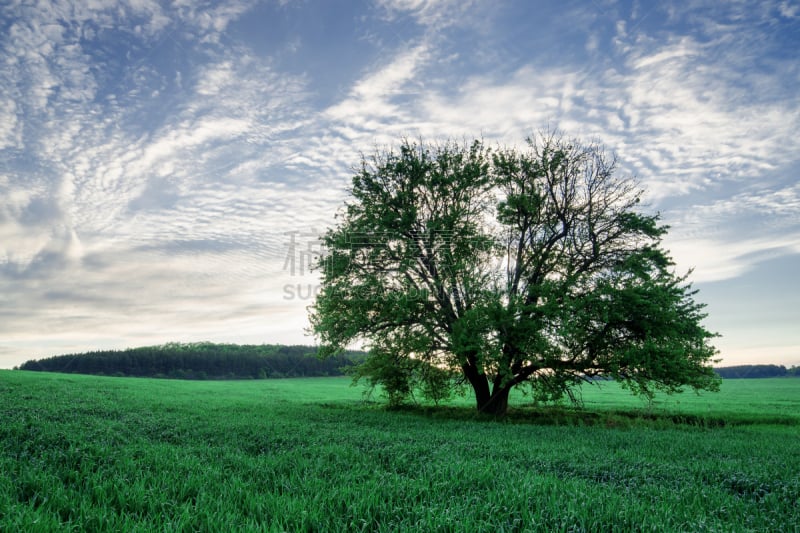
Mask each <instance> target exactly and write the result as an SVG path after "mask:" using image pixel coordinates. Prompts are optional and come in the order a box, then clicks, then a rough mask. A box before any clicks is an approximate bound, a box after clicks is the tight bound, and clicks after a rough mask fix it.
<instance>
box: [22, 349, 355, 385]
mask: <svg viewBox="0 0 800 533" xmlns="http://www.w3.org/2000/svg"><path fill="white" fill-rule="evenodd" d="M316 353H317V348H316V347H313V346H302V345H297V346H285V345H272V344H261V345H240V344H215V343H210V342H202V343H189V344H184V343H169V344H164V345H161V346H146V347H141V348H130V349H127V350H102V351H93V352H86V353H77V354H68V355H57V356H53V357H48V358H45V359H38V360H31V361H27V362H26V363H23V364H22V365H20V367H19V368H20V370H35V371H43V372H67V373H74V374H94V375H105V376H136V377H158V378H172V379H267V378H287V377H312V376H341V375H343V374H344V370H345V368H346V367H348V366H352V365H354V364H357V363H359V362H361V361H362V360H363V358H364V355H365V354H364V353H363V352H358V351H351V352H345V353H343V354H341V355H337V356H334V357H331V358H328V359H320V358H318V357H317V356H316Z"/></svg>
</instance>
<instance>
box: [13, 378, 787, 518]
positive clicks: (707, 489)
mask: <svg viewBox="0 0 800 533" xmlns="http://www.w3.org/2000/svg"><path fill="white" fill-rule="evenodd" d="M349 385H350V380H349V379H348V378H309V379H287V380H254V381H173V380H155V379H137V378H104V377H94V376H80V375H57V374H45V373H32V372H23V371H0V531H56V530H58V531H70V530H72V531H470V532H475V531H492V532H500V531H571V532H577V531H610V530H612V529H613V530H617V531H620V530H626V531H628V530H635V531H726V532H728V531H800V510H799V509H800V501H799V500H798V499H799V498H800V379H788V378H784V379H760V380H756V379H754V380H726V381H724V382H723V384H722V390H721V392H720V393H718V394H712V393H705V394H703V395H702V396H697V395H695V394H693V393H690V392H687V393H684V394H681V395H676V396H673V397H671V398H667V397H663V396H659V397H657V398H656V401H655V402H653V403H652V404H648V403H646V402H643V401H642V400H640V399H637V398H635V397H630V396H629V395H628V394H627V392H625V391H622V390H620V388H619V387H618V386H617V385H615V384H612V383H605V384H603V386H602V388H601V389H599V390H598V389H597V387H588V388H584V390H583V391H582V394H581V396H582V399H583V404H584V407H583V409H582V410H575V409H572V408H570V407H567V406H556V407H549V408H542V407H531V406H530V405H529V404H530V399H529V398H526V397H523V396H521V395H517V396H515V397H514V398H513V402H512V410H511V412H510V414H509V416H508V417H507V418H506V419H504V420H502V421H498V420H491V419H485V418H479V417H477V416H476V415H474V414H473V412H472V406H471V401H470V400H469V399H463V400H462V399H458V400H456V401H453V402H451V403H449V404H447V405H446V406H444V407H432V406H417V407H410V408H408V409H401V410H394V411H390V410H387V409H385V408H384V407H383V406H382V404H377V403H373V402H364V401H363V399H362V388H361V387H350V386H349Z"/></svg>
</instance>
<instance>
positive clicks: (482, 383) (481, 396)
mask: <svg viewBox="0 0 800 533" xmlns="http://www.w3.org/2000/svg"><path fill="white" fill-rule="evenodd" d="M461 368H462V370H463V371H464V377H466V378H467V381H469V384H470V385H472V390H474V391H475V404H476V407H477V408H478V411H480V410H481V408H482V407H483V406H484V405H486V404H487V403H489V400H490V398H491V393H490V392H489V379H488V378H487V377H486V374H481V373H478V371H477V369H475V367H473V366H471V365H464V366H462V367H461Z"/></svg>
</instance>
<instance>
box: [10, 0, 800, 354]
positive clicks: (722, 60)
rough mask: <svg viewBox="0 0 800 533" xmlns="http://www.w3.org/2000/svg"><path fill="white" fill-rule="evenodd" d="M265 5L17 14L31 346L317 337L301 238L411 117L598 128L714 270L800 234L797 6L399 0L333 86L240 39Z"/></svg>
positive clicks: (13, 212)
mask: <svg viewBox="0 0 800 533" xmlns="http://www.w3.org/2000/svg"><path fill="white" fill-rule="evenodd" d="M254 6H255V2H251V1H249V0H246V1H235V2H226V3H219V2H210V1H209V2H204V3H200V4H198V3H196V2H186V1H179V2H174V3H172V4H169V5H166V4H161V3H159V2H156V1H154V0H128V1H126V2H116V1H111V0H108V1H105V0H98V1H95V2H91V3H85V2H77V1H76V2H68V1H66V0H54V1H53V2H47V3H40V4H36V5H22V4H14V5H11V6H7V7H3V8H0V13H2V16H3V17H4V19H6V20H9V23H8V32H7V35H5V36H0V47H2V48H0V50H1V51H2V52H1V53H2V61H0V156H1V157H0V198H2V200H1V201H0V295H2V298H3V305H2V306H0V315H2V320H0V331H2V334H3V338H4V339H10V340H9V341H8V342H12V341H13V342H14V343H16V344H17V345H18V346H27V345H29V343H31V342H32V341H31V339H32V336H35V333H33V334H32V333H31V332H32V331H34V332H35V331H36V329H37V328H35V327H32V326H31V324H30V322H31V321H35V322H36V323H37V324H41V325H42V328H47V329H49V331H51V332H54V333H53V335H54V337H51V341H52V342H56V341H55V340H52V339H56V338H57V339H60V340H59V341H58V342H61V343H62V345H63V346H67V345H72V344H71V343H76V342H78V341H77V337H76V335H78V334H76V333H75V332H76V331H84V332H86V331H88V330H93V331H103V334H98V335H97V336H95V337H94V339H95V342H96V343H97V345H106V344H114V345H116V346H119V344H120V343H122V344H125V343H127V344H141V343H143V342H151V341H152V342H163V341H167V340H175V339H186V340H191V339H198V340H199V339H201V338H215V339H223V338H228V339H229V340H231V341H236V340H239V341H241V340H250V339H252V340H256V339H262V340H269V334H274V335H277V336H276V337H272V338H273V339H280V338H282V337H280V335H287V337H283V338H287V340H288V335H289V334H287V333H286V332H287V331H290V330H291V331H292V333H291V334H290V335H291V338H292V339H295V340H296V339H297V338H298V337H297V336H298V332H299V331H300V330H302V328H303V327H304V325H305V306H306V305H307V304H308V303H310V302H309V301H308V300H305V299H303V298H300V297H298V295H297V293H298V292H303V291H304V292H305V294H306V296H307V295H308V292H309V290H308V288H309V287H311V286H313V285H315V283H316V278H315V277H313V276H308V275H307V273H304V274H303V275H302V276H300V275H294V276H293V275H292V273H291V272H288V271H287V269H286V257H287V254H289V253H290V252H291V250H290V249H289V246H290V242H291V238H292V235H294V236H295V238H299V239H302V242H301V246H305V247H308V246H313V245H314V239H313V238H312V236H313V235H314V234H315V232H317V231H321V230H323V229H324V228H325V227H326V226H327V225H328V224H330V223H331V222H332V218H333V214H334V213H335V211H336V210H337V209H338V208H339V206H340V205H341V203H342V201H343V200H344V197H345V187H346V186H347V185H348V180H349V178H350V172H351V165H353V164H355V163H356V162H357V160H358V157H359V152H361V151H365V152H369V151H371V150H372V149H373V148H374V147H375V146H379V147H381V146H386V145H389V144H391V143H394V142H395V141H396V140H397V138H398V137H399V136H402V135H409V136H416V135H421V136H423V137H424V138H426V139H429V140H434V139H439V138H442V137H446V136H455V137H459V138H460V137H461V136H466V137H470V136H483V137H484V138H486V139H487V140H488V141H490V142H492V141H498V142H501V143H508V144H520V143H521V142H522V140H523V139H524V137H525V136H526V135H527V134H529V133H531V131H532V130H536V129H539V128H541V127H545V126H547V125H549V126H550V127H553V128H556V127H557V128H562V129H563V130H565V131H566V133H568V134H572V135H578V136H580V137H584V138H589V137H597V138H599V139H600V140H602V141H603V142H605V144H606V146H607V147H608V148H609V149H611V150H614V151H616V152H617V153H618V155H619V161H620V164H621V171H622V172H628V173H633V174H636V175H638V177H639V178H640V179H641V180H642V182H643V184H644V186H645V187H646V188H647V190H648V197H649V199H650V201H651V203H652V208H653V209H662V210H663V211H664V216H665V221H666V222H668V223H669V224H670V225H672V230H671V232H670V235H669V240H668V242H667V244H668V246H669V247H670V248H671V249H672V251H673V253H674V255H675V257H676V259H677V260H678V267H679V269H681V270H685V269H686V268H689V267H695V268H696V270H695V274H694V276H693V279H694V280H695V281H701V282H706V281H714V280H734V279H736V278H737V277H739V276H743V275H746V274H747V273H751V272H753V271H754V270H755V269H758V268H759V265H762V264H763V263H764V262H765V261H768V260H770V259H772V258H774V257H781V256H787V255H789V254H794V253H798V250H799V247H800V237H798V236H799V235H800V222H798V215H797V213H800V203H799V202H800V201H799V200H798V197H799V196H800V191H798V189H797V185H796V184H797V181H798V180H797V177H798V176H797V170H798V166H797V155H796V154H797V153H800V145H798V143H800V141H798V139H797V136H796V135H795V134H794V133H795V132H796V131H797V130H798V129H800V96H799V95H798V93H797V91H796V90H795V88H796V87H797V86H798V84H799V83H798V82H800V67H799V66H798V65H797V62H796V61H795V60H794V58H793V57H790V56H789V54H786V53H785V52H784V53H773V52H774V49H775V47H777V46H778V45H779V44H780V45H785V43H778V42H776V41H774V40H773V39H772V37H771V36H770V28H775V27H776V25H781V24H783V25H784V26H780V27H781V28H785V25H786V24H792V23H794V22H791V21H794V20H796V17H797V12H796V10H795V9H794V8H793V7H792V6H791V4H790V3H786V2H774V3H770V4H765V5H764V6H758V7H754V6H748V5H745V4H741V3H739V4H731V5H728V6H723V7H715V6H716V4H713V5H711V4H708V3H703V2H701V3H699V4H697V3H689V4H685V5H675V6H673V5H672V4H667V5H665V6H663V7H662V5H661V4H659V5H658V6H654V7H652V9H650V8H647V7H646V6H645V5H644V4H642V5H641V6H640V8H639V9H638V11H637V12H635V13H634V12H631V11H630V10H628V11H625V10H626V9H628V8H626V7H625V6H624V5H622V4H616V3H602V2H597V3H594V4H592V5H591V6H588V7H586V6H583V7H582V8H581V9H580V10H578V11H576V10H572V11H570V9H556V8H559V7H561V6H550V8H551V11H541V10H540V11H537V16H538V17H540V18H539V19H537V20H535V21H532V22H531V23H530V24H529V23H527V22H526V23H525V24H517V23H518V21H516V20H515V21H512V22H509V21H508V20H505V19H503V16H505V17H509V16H511V15H513V14H515V13H516V12H514V11H512V10H507V11H504V10H505V9H506V8H507V7H508V6H507V5H501V6H497V7H493V6H494V5H492V6H490V7H487V5H480V4H477V3H473V2H452V1H440V2H432V1H423V0H395V1H390V0H379V1H377V2H376V3H375V4H374V5H373V8H371V9H369V10H367V11H362V12H359V17H360V18H359V19H358V20H359V21H360V23H362V24H367V22H368V17H370V16H371V17H375V16H377V17H378V18H379V19H380V24H378V25H376V26H375V29H374V31H373V30H372V29H370V30H369V31H365V32H362V34H368V35H369V36H370V38H369V39H368V41H369V42H370V44H371V45H373V46H374V47H375V48H374V49H372V50H371V51H370V53H371V54H373V55H371V56H370V55H369V54H365V58H367V59H364V58H362V60H363V63H362V64H361V65H367V66H366V67H360V68H361V70H358V69H354V70H355V71H357V72H358V75H357V76H356V77H355V78H353V79H344V80H343V81H342V83H343V85H340V86H337V87H335V88H327V87H320V86H314V85H313V83H314V80H315V79H316V76H315V74H316V73H314V72H304V71H303V68H302V66H297V65H289V64H287V63H286V62H283V63H282V62H281V61H280V60H278V59H276V58H277V55H276V56H274V57H270V55H269V53H265V52H264V50H266V49H268V48H269V46H268V44H265V42H267V43H268V42H269V40H268V39H266V37H265V36H258V38H253V37H252V36H251V39H253V40H252V42H245V41H246V40H245V39H242V38H241V36H238V35H236V34H235V33H233V30H232V28H235V27H236V23H237V22H240V21H242V19H243V18H246V17H247V16H248V14H249V13H250V10H251V9H252V8H253V7H254ZM258 7H259V8H264V6H263V5H260V6H258ZM301 7H302V6H300V7H298V9H300V8H301ZM525 9H527V8H525ZM525 9H521V10H520V11H521V12H524V11H525ZM9 13H12V14H13V15H14V16H10V15H9ZM348 16H349V15H348ZM548 17H549V18H548ZM365 21H366V22H365ZM500 21H503V22H502V24H504V25H508V28H507V27H506V26H496V24H501V22H500ZM787 21H789V22H787ZM507 29H508V30H509V31H507ZM370 32H372V33H370ZM381 32H383V33H381ZM531 32H533V33H531ZM565 32H572V33H571V34H570V35H573V34H574V35H573V36H574V38H576V39H578V40H579V41H580V42H577V44H575V43H566V42H565V41H564V40H563V34H564V33H565ZM534 33H535V35H534ZM780 33H782V34H784V35H785V34H786V32H785V31H782V32H780ZM287 38H288V39H290V40H291V41H292V42H295V43H297V42H301V43H302V47H303V50H304V51H305V52H306V53H307V51H308V49H309V47H311V46H312V45H313V42H314V41H313V39H312V38H311V37H310V36H308V35H304V36H302V38H299V37H297V36H296V35H291V36H287ZM324 44H325V43H324V42H323V45H324ZM566 44H569V50H568V51H564V53H563V54H560V53H559V54H556V52H561V49H560V46H561V45H566ZM573 44H574V46H573ZM285 46H286V45H285V43H277V44H275V51H276V54H279V52H280V51H281V50H285ZM318 46H319V45H318ZM259 47H260V48H259ZM257 48H258V50H259V51H256V49H257ZM280 53H282V52H280ZM554 54H555V55H557V56H558V57H557V58H555V57H554ZM284 59H285V58H284ZM343 61H344V59H343ZM338 66H339V65H331V68H332V69H336V68H338ZM320 101H324V102H331V101H333V103H332V104H330V105H328V104H326V107H324V108H319V107H315V106H317V105H318V102H320ZM742 221H746V223H744V224H743V223H742ZM298 285H299V286H300V290H299V291H298V290H297V286H298ZM287 288H288V289H290V290H289V292H291V293H292V294H289V293H287V292H286V291H287ZM289 296H291V297H289ZM3 309H6V310H7V309H15V310H16V311H15V312H13V313H12V312H9V311H3ZM265 317H269V318H265ZM132 322H135V323H137V324H141V327H140V328H139V329H138V330H134V329H131V327H130V323H132ZM234 332H235V333H234ZM281 332H283V333H281ZM83 334H84V335H86V333H83ZM226 336H227V337H226ZM114 339H117V341H114ZM119 339H125V340H119Z"/></svg>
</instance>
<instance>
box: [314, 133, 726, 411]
mask: <svg viewBox="0 0 800 533" xmlns="http://www.w3.org/2000/svg"><path fill="white" fill-rule="evenodd" d="M350 193H351V195H352V198H351V199H350V200H349V201H348V202H347V203H346V205H345V206H344V208H343V210H342V212H341V213H340V214H339V215H338V217H337V219H338V223H337V224H336V226H335V227H333V228H332V229H330V230H329V231H328V232H327V233H326V235H325V236H324V244H325V247H326V250H327V254H326V255H325V257H324V258H323V259H322V260H321V261H320V263H319V267H320V270H321V276H322V288H321V291H320V294H319V295H318V297H317V300H316V302H315V303H314V305H313V306H312V308H311V312H310V320H311V324H312V330H313V331H314V332H315V334H316V335H317V336H318V338H319V340H320V341H321V344H322V346H323V348H322V353H323V354H325V353H328V354H331V353H336V352H337V351H340V350H342V349H344V348H345V347H346V346H348V345H350V344H351V343H353V342H356V341H360V342H362V343H364V344H365V345H366V346H367V347H368V348H369V350H370V356H369V358H368V359H367V361H366V362H365V363H364V365H363V366H362V368H361V375H362V376H363V377H367V378H368V379H370V380H371V381H372V383H373V384H381V385H383V386H384V387H385V388H386V389H387V390H388V391H389V393H390V397H392V399H394V400H398V399H400V398H402V397H403V396H404V395H405V394H407V393H409V392H410V391H411V389H412V388H413V387H414V386H415V384H421V385H423V387H425V388H426V389H427V390H429V391H432V392H433V394H434V396H435V397H437V395H438V397H445V396H446V395H447V390H443V389H446V388H447V387H449V386H450V384H451V381H450V380H447V379H442V376H443V374H446V373H447V372H448V371H450V372H452V373H453V374H457V375H458V376H460V378H461V380H462V382H463V383H467V384H468V385H469V386H470V387H471V389H472V390H473V391H474V394H475V401H476V406H477V408H478V410H480V411H482V412H486V413H491V414H503V413H505V412H506V409H507V407H508V396H509V392H510V390H511V389H512V388H514V387H515V386H518V385H523V384H525V385H528V386H531V387H532V388H533V390H534V392H535V393H536V394H538V395H540V396H544V397H551V398H552V397H558V396H560V395H562V394H564V393H565V392H568V391H569V389H570V387H572V386H573V385H575V384H577V383H579V382H581V381H582V380H590V379H593V378H597V377H607V378H613V379H616V380H619V381H622V382H624V383H625V384H627V385H628V386H629V387H630V388H631V389H632V390H633V391H634V392H636V393H643V394H647V395H650V394H652V393H653V391H654V390H656V389H663V390H666V391H676V390H679V389H681V388H682V387H684V386H691V387H693V388H695V389H714V388H716V387H717V386H718V381H717V379H716V378H715V375H714V373H713V371H712V369H711V367H710V363H711V362H712V360H713V357H714V356H715V353H716V350H715V349H714V347H713V346H712V345H711V344H710V340H711V339H712V338H713V337H714V334H712V333H710V332H709V331H707V330H706V329H705V328H704V326H703V325H702V323H701V322H702V319H703V318H704V317H705V315H704V313H703V305H701V304H699V303H696V302H695V301H694V295H695V292H696V291H693V290H692V288H691V286H690V285H689V284H688V283H687V282H686V276H680V275H677V274H675V273H674V270H673V267H674V265H673V263H672V261H671V259H670V257H669V255H668V253H667V252H666V251H665V250H664V249H663V248H662V247H661V239H662V237H663V236H664V234H665V232H666V231H667V228H666V227H665V226H663V225H660V223H659V217H658V215H652V214H645V213H644V212H642V211H641V210H640V209H639V204H640V198H641V196H642V194H643V191H642V190H641V189H640V187H639V185H638V184H637V182H636V181H635V180H633V179H631V178H627V177H620V176H619V175H618V174H617V173H616V172H615V160H614V159H613V158H612V157H609V156H607V155H606V153H605V152H604V150H603V149H602V147H601V146H599V145H598V144H595V143H588V144H586V143H581V142H579V141H577V140H574V139H567V138H565V137H563V136H560V135H557V134H550V133H548V134H540V135H537V136H535V137H532V138H530V139H528V143H527V146H526V147H525V148H524V149H523V150H516V149H490V148H488V147H487V146H485V144H484V143H483V142H481V141H475V142H473V143H471V144H459V143H455V142H446V143H443V144H427V143H423V142H411V141H408V140H404V141H403V142H402V143H401V144H400V146H399V148H398V149H396V150H385V151H380V150H379V151H376V153H374V154H373V155H371V156H369V157H366V156H365V157H362V161H361V164H360V168H358V170H357V171H356V173H355V175H354V177H353V181H352V187H351V189H350Z"/></svg>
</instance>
